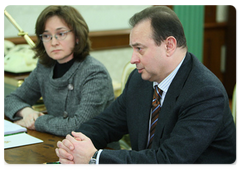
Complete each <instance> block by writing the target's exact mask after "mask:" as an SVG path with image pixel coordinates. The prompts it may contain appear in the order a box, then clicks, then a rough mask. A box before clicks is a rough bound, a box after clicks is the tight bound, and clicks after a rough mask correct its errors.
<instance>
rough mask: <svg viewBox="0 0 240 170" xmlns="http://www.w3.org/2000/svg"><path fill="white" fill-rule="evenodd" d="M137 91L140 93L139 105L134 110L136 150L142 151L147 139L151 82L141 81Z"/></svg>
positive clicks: (151, 93)
mask: <svg viewBox="0 0 240 170" xmlns="http://www.w3.org/2000/svg"><path fill="white" fill-rule="evenodd" d="M139 86H140V87H139V88H138V90H139V91H140V92H139V93H138V94H139V96H137V97H139V100H138V101H139V103H138V105H137V107H138V108H136V110H137V113H138V117H137V118H138V121H137V122H138V125H137V128H138V149H139V150H142V149H145V148H146V144H147V139H148V128H149V117H150V109H151V104H152V95H153V87H152V82H149V81H143V82H142V83H141V84H139Z"/></svg>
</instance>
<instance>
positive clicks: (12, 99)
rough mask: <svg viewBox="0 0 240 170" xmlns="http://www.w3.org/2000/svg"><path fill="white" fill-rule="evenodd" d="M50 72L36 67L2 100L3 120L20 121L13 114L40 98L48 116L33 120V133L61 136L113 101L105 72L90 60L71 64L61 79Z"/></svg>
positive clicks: (108, 78) (102, 67) (110, 83)
mask: <svg viewBox="0 0 240 170" xmlns="http://www.w3.org/2000/svg"><path fill="white" fill-rule="evenodd" d="M53 69H54V66H52V67H45V66H43V65H42V64H40V63H38V65H37V67H36V69H35V70H33V71H32V73H31V74H30V75H29V77H28V78H26V80H25V81H24V83H23V84H22V86H21V87H19V88H18V89H17V90H16V91H15V92H13V93H11V94H10V95H9V96H7V97H6V98H5V105H4V107H5V110H4V112H5V114H6V116H7V117H9V118H10V119H11V120H19V119H21V118H20V117H15V113H16V112H17V111H19V110H20V109H22V108H24V107H31V106H32V105H33V104H35V103H36V101H37V100H38V99H39V98H40V97H41V96H42V97H43V100H44V104H45V106H46V108H47V112H48V114H46V115H44V116H40V117H39V118H37V120H36V122H35V128H36V130H37V131H42V132H48V133H52V134H55V135H61V136H65V135H66V134H68V133H70V132H71V131H73V130H77V129H78V128H79V126H80V124H81V123H83V122H85V121H87V120H89V119H90V118H92V117H94V116H96V115H98V114H99V113H100V112H102V111H103V110H104V109H105V108H106V107H107V106H108V105H109V104H110V103H111V102H112V101H113V100H114V93H113V87H112V81H111V78H110V76H109V74H108V71H107V70H106V68H105V67H104V66H103V65H102V64H101V63H100V62H99V61H97V60H96V59H94V58H92V57H91V56H88V57H87V58H86V59H85V60H84V61H82V62H77V61H75V62H74V64H73V65H72V66H71V68H70V69H69V70H68V71H67V72H66V73H65V74H64V75H63V76H62V77H61V78H57V79H53V78H52V77H53ZM64 113H65V114H64Z"/></svg>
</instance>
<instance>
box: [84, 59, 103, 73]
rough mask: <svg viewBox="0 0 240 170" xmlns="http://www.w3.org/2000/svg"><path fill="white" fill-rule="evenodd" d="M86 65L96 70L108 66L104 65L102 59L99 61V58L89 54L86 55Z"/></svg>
mask: <svg viewBox="0 0 240 170" xmlns="http://www.w3.org/2000/svg"><path fill="white" fill-rule="evenodd" d="M83 63H84V66H85V67H87V68H91V69H94V70H106V71H107V69H106V67H105V66H104V65H103V63H101V62H100V61H98V60H97V59H95V58H93V57H92V56H90V55H88V56H87V57H86V59H85V60H84V61H83Z"/></svg>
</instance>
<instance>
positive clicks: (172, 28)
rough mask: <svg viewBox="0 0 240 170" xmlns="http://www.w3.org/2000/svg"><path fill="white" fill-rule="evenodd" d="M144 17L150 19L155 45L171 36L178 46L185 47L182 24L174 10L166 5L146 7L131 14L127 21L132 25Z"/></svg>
mask: <svg viewBox="0 0 240 170" xmlns="http://www.w3.org/2000/svg"><path fill="white" fill-rule="evenodd" d="M146 19H150V20H151V26H152V29H153V35H152V36H153V37H152V38H153V40H154V41H155V43H156V44H157V45H160V44H161V42H162V41H164V40H166V38H167V37H169V36H173V37H175V38H176V40H177V46H178V47H182V48H185V47H187V42H186V37H185V34H184V30H183V26H182V24H181V22H180V20H179V18H178V17H177V15H176V14H175V12H174V11H172V10H171V9H170V8H168V7H166V6H152V7H148V8H146V9H144V10H142V11H141V12H139V13H136V14H135V15H133V16H132V17H131V18H130V20H129V23H130V25H131V26H132V27H134V26H135V25H136V24H138V23H139V22H141V21H143V20H146Z"/></svg>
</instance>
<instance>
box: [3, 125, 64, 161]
mask: <svg viewBox="0 0 240 170" xmlns="http://www.w3.org/2000/svg"><path fill="white" fill-rule="evenodd" d="M27 133H28V134H29V135H31V136H34V137H36V138H38V139H41V140H43V142H42V143H37V144H32V145H26V146H20V147H16V148H9V149H5V150H4V159H5V161H6V163H9V164H43V163H46V162H55V161H58V157H57V155H56V153H55V148H56V147H57V142H58V141H61V140H63V139H64V138H65V137H63V136H55V135H52V134H49V133H42V132H38V131H34V130H29V129H28V130H27Z"/></svg>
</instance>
